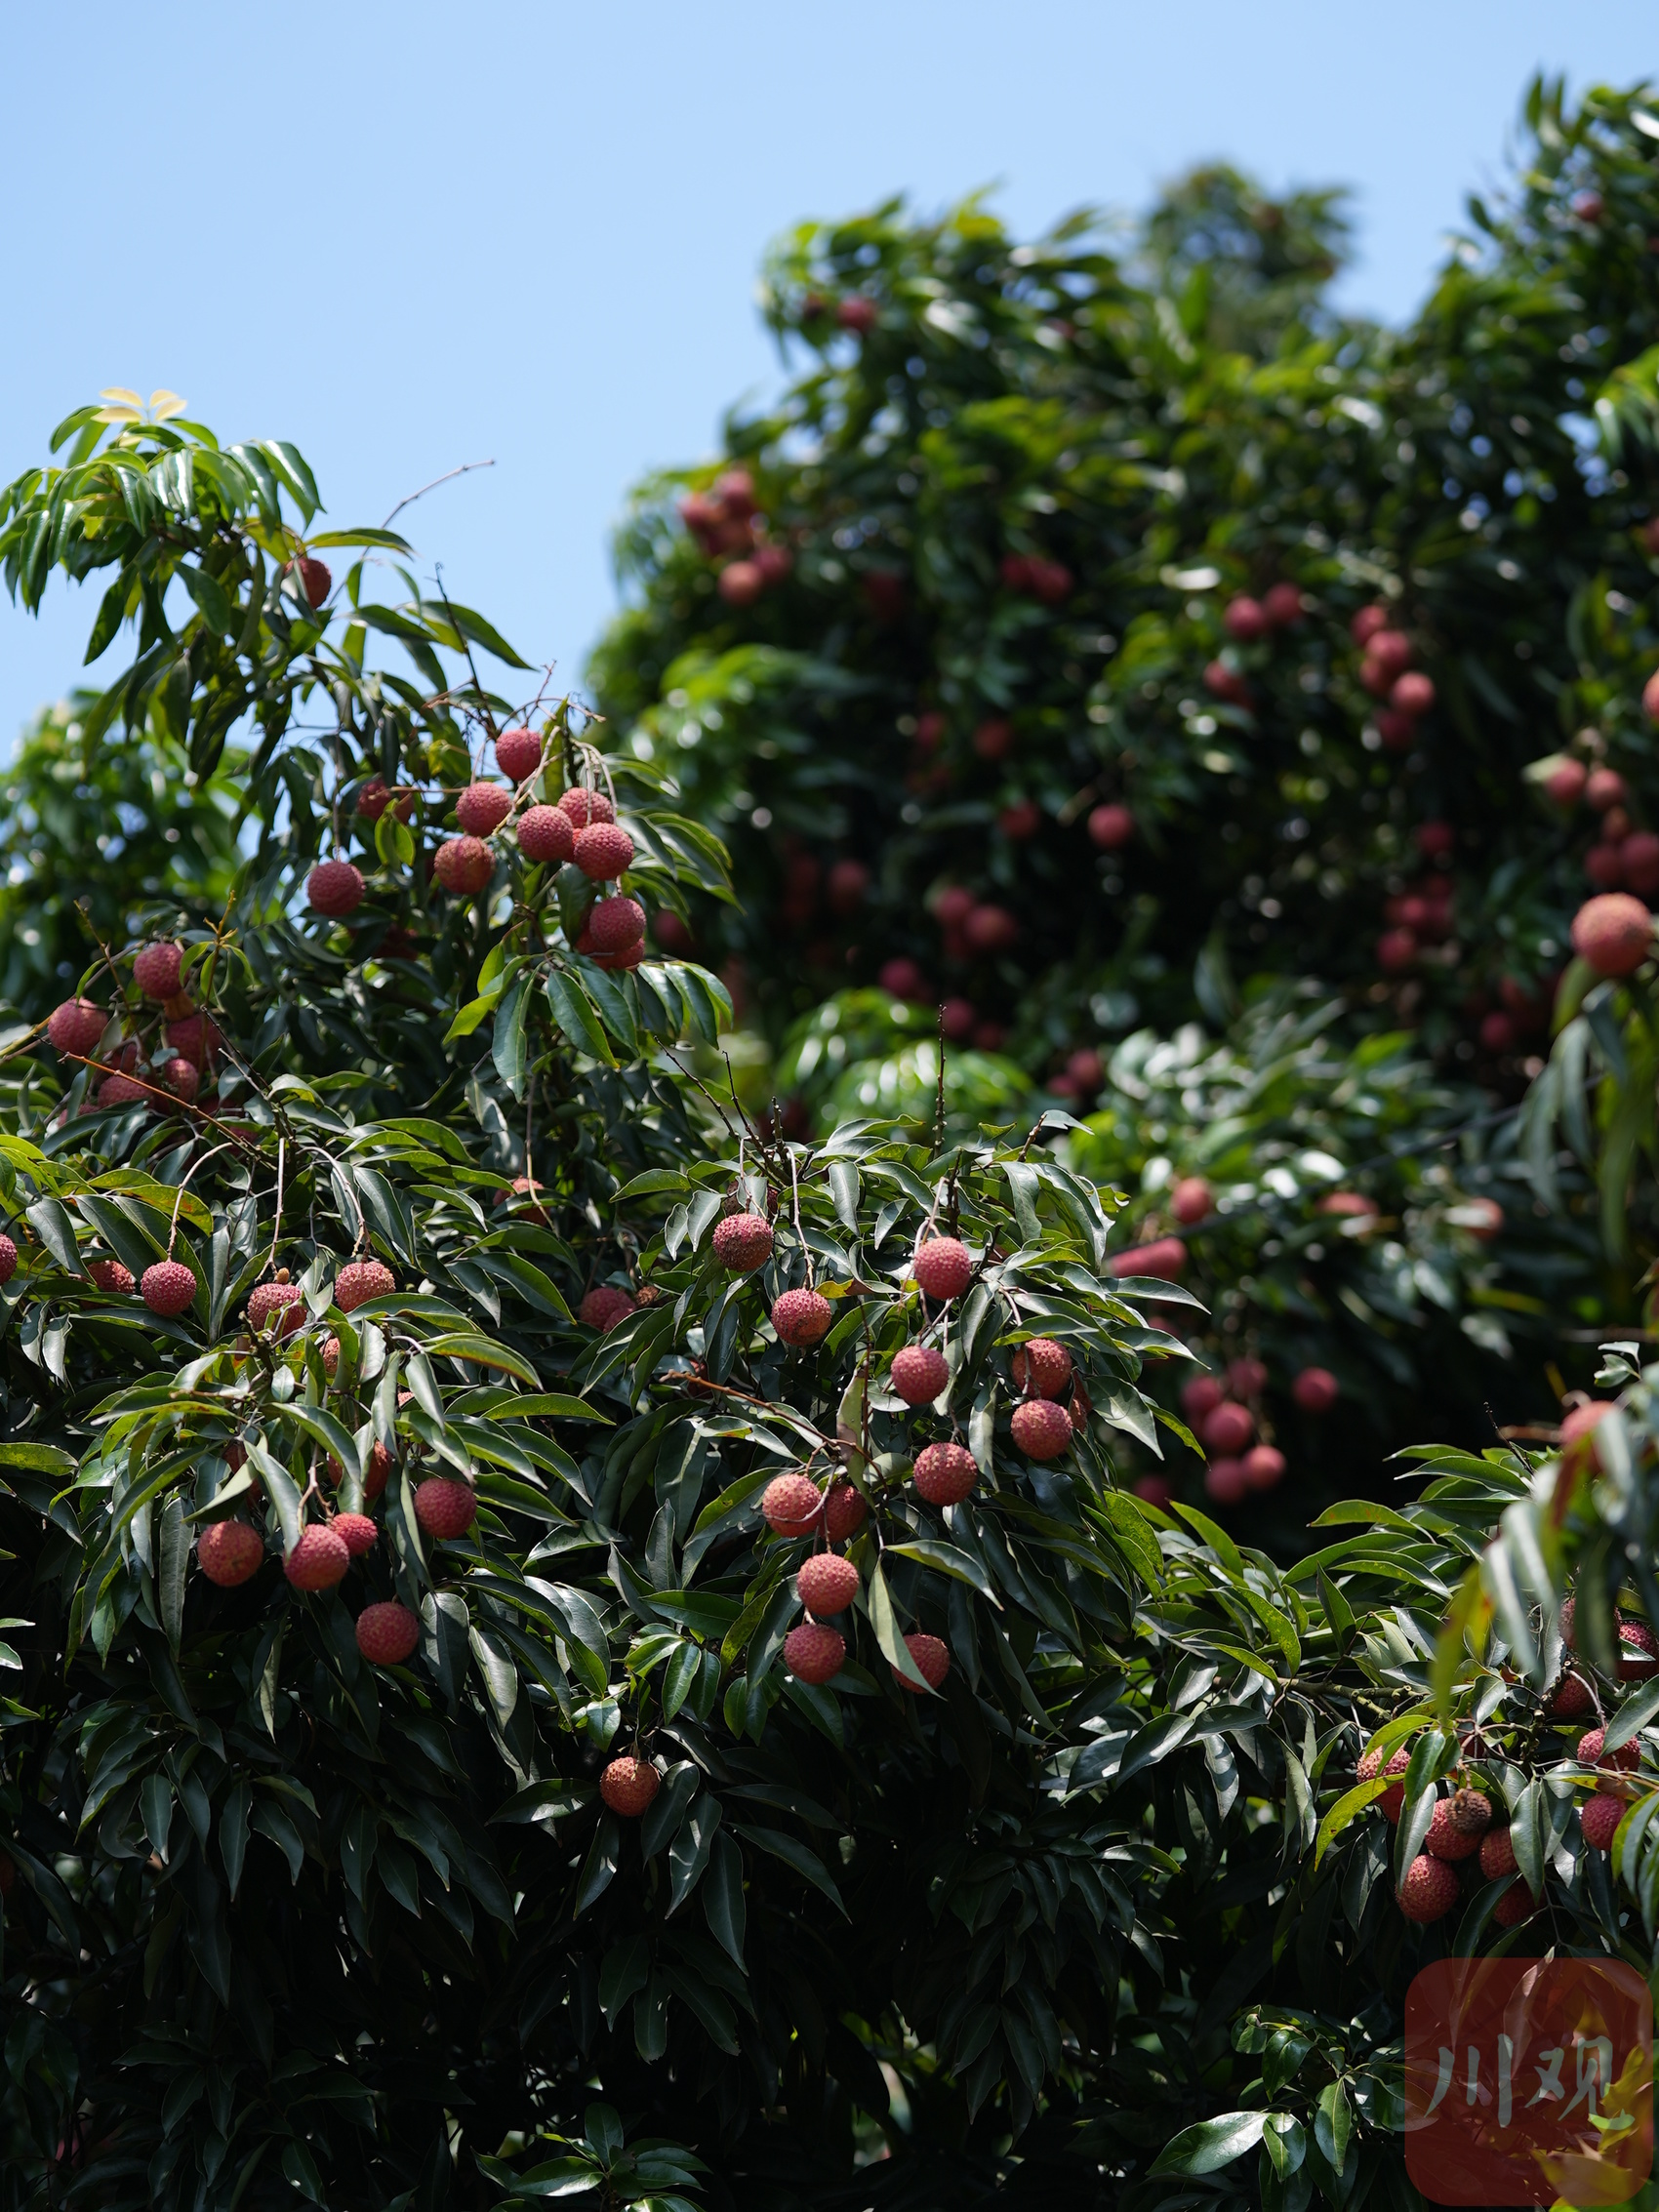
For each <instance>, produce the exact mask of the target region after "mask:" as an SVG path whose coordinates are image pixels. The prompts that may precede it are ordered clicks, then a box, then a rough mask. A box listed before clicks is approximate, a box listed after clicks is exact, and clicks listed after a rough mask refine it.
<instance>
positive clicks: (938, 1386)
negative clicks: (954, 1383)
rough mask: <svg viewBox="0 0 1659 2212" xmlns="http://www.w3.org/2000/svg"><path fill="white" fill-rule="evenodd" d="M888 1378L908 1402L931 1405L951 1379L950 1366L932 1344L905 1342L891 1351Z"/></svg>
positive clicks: (943, 1355) (910, 1403) (908, 1403)
mask: <svg viewBox="0 0 1659 2212" xmlns="http://www.w3.org/2000/svg"><path fill="white" fill-rule="evenodd" d="M889 1380H890V1381H891V1383H892V1385H893V1388H894V1389H895V1390H897V1391H898V1393H899V1395H900V1397H902V1398H903V1399H904V1401H905V1403H906V1404H907V1405H931V1404H932V1403H933V1401H934V1399H935V1398H936V1397H938V1395H939V1393H940V1391H941V1390H943V1389H944V1388H945V1386H946V1385H947V1384H948V1383H949V1382H950V1380H951V1368H950V1364H949V1362H948V1361H947V1359H946V1357H945V1354H944V1353H943V1352H942V1351H936V1350H935V1349H934V1347H932V1346H931V1345H906V1346H905V1347H904V1349H903V1350H902V1351H898V1352H895V1353H894V1355H893V1365H892V1368H891V1370H890V1373H889Z"/></svg>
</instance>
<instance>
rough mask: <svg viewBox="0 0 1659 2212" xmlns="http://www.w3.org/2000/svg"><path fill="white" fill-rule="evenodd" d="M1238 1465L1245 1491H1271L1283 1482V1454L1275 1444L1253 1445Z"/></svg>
mask: <svg viewBox="0 0 1659 2212" xmlns="http://www.w3.org/2000/svg"><path fill="white" fill-rule="evenodd" d="M1238 1465H1239V1468H1240V1471H1241V1472H1242V1474H1243V1476H1244V1487H1245V1489H1246V1490H1271V1489H1272V1488H1273V1487H1274V1485H1275V1483H1278V1482H1282V1481H1283V1480H1284V1454H1283V1453H1282V1452H1281V1451H1280V1450H1279V1449H1278V1447H1277V1446H1276V1445H1275V1444H1253V1445H1252V1446H1251V1447H1250V1449H1249V1451H1247V1452H1246V1453H1245V1454H1244V1457H1243V1458H1242V1459H1241V1460H1240V1461H1239V1463H1238Z"/></svg>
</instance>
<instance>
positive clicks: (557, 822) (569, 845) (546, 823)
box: [518, 807, 576, 861]
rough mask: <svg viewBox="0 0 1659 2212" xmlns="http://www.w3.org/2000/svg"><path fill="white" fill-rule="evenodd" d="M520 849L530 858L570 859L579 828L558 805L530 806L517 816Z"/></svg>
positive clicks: (544, 859)
mask: <svg viewBox="0 0 1659 2212" xmlns="http://www.w3.org/2000/svg"><path fill="white" fill-rule="evenodd" d="M518 849H519V851H520V852H521V853H522V854H523V855H524V857H525V859H526V860H527V861H568V860H569V858H570V856H571V854H572V853H574V852H575V850H576V830H575V828H574V826H573V825H572V823H571V819H570V817H569V815H568V814H566V813H565V812H564V811H563V810H562V809H561V808H559V807H531V808H530V809H529V810H528V811H527V812H526V813H524V814H521V815H520V816H519V818H518Z"/></svg>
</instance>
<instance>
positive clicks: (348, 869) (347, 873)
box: [305, 861, 363, 919]
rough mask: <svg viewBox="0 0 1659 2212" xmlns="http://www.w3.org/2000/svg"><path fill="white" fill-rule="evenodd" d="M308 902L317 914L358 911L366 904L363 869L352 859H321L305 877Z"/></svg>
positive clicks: (335, 914) (341, 914)
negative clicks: (364, 902)
mask: <svg viewBox="0 0 1659 2212" xmlns="http://www.w3.org/2000/svg"><path fill="white" fill-rule="evenodd" d="M305 904H306V905H308V906H309V907H310V909H311V911H312V913H313V914H328V915H331V916H333V917H335V918H336V919H338V918H339V917H341V916H343V915H345V914H354V913H355V912H356V911H357V909H358V907H359V906H360V905H362V904H363V877H362V874H361V872H360V871H359V870H358V869H357V868H354V867H353V866H352V865H351V863H350V862H349V861H319V862H318V863H317V865H316V866H315V867H314V868H312V870H311V872H310V874H309V875H308V876H306V878H305Z"/></svg>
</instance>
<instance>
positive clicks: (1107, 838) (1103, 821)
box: [1089, 805, 1135, 853]
mask: <svg viewBox="0 0 1659 2212" xmlns="http://www.w3.org/2000/svg"><path fill="white" fill-rule="evenodd" d="M1134 834H1135V817H1134V816H1133V815H1132V814H1131V813H1130V812H1129V809H1128V808H1127V807H1125V806H1114V805H1109V806H1099V807H1094V808H1092V809H1091V810H1090V813H1089V837H1090V840H1091V841H1092V842H1093V843H1094V844H1096V845H1098V846H1099V847H1100V849H1101V851H1102V852H1103V853H1115V852H1117V851H1119V850H1120V849H1121V848H1122V847H1123V846H1125V845H1127V844H1128V843H1129V842H1130V840H1131V839H1132V838H1133V836H1134Z"/></svg>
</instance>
